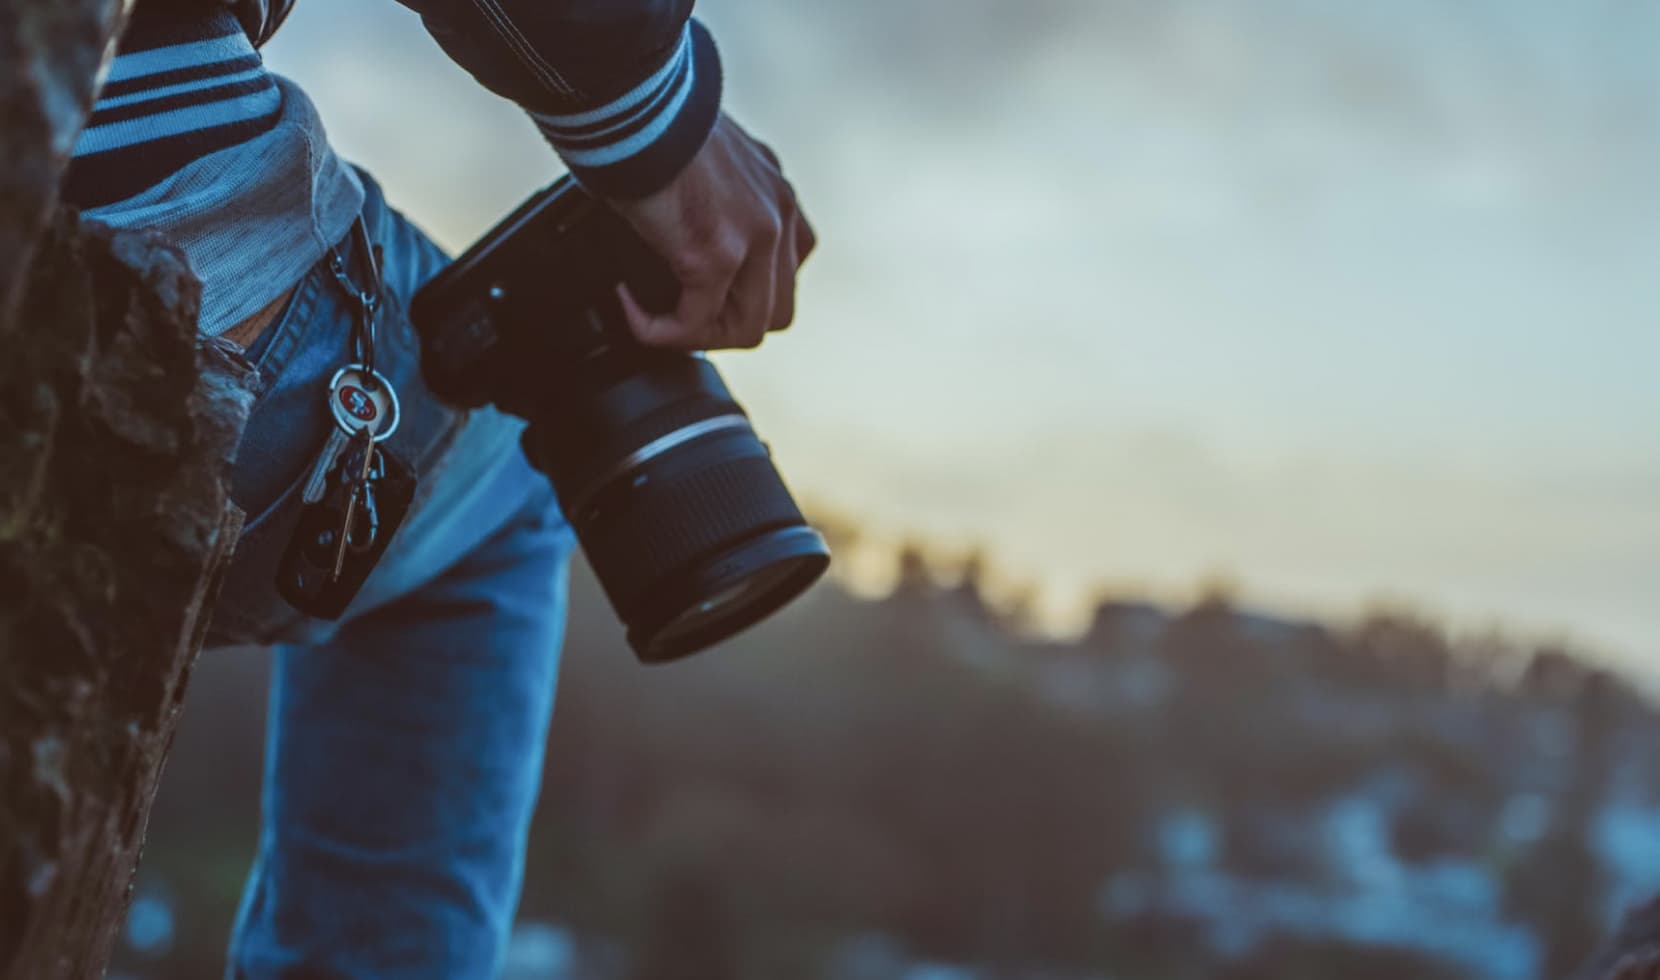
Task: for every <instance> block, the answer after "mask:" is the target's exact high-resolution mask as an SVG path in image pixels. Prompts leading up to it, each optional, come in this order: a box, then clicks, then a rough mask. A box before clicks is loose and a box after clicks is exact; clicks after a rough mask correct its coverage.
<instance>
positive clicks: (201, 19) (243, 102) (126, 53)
mask: <svg viewBox="0 0 1660 980" xmlns="http://www.w3.org/2000/svg"><path fill="white" fill-rule="evenodd" d="M281 111H282V94H281V93H280V92H279V91H278V89H277V86H276V82H275V81H274V80H273V79H272V77H271V76H270V75H269V74H268V73H267V72H266V71H265V67H264V64H263V62H262V61H261V60H260V57H259V54H258V52H256V51H255V50H254V46H253V44H252V43H251V42H250V41H249V40H248V37H247V35H245V34H244V33H243V32H242V27H241V25H240V23H238V21H237V19H236V18H235V16H233V15H232V14H230V13H228V12H221V13H217V14H213V15H210V16H196V17H180V16H168V15H162V16H156V15H150V16H146V15H145V14H143V13H142V12H140V13H138V14H135V15H134V16H133V20H132V24H131V26H130V27H129V29H128V32H127V34H126V36H125V37H123V38H122V41H121V49H120V53H119V54H118V55H117V57H116V59H115V62H114V64H113V65H111V66H110V73H109V77H108V78H107V79H106V80H105V82H104V87H103V90H102V91H101V92H100V93H99V95H98V104H97V105H95V106H94V107H93V110H92V115H91V117H90V118H89V119H88V120H87V125H86V128H85V129H84V130H82V132H81V136H80V140H79V141H78V142H77V143H76V144H75V158H74V160H73V161H72V162H71V164H70V168H69V172H68V174H67V175H66V176H65V180H64V199H65V200H67V201H68V202H69V203H71V204H74V205H76V206H78V207H81V208H93V207H100V206H103V205H107V204H111V203H113V202H115V201H120V200H124V199H126V198H128V197H131V196H133V195H135V194H137V193H139V192H140V191H143V190H144V189H146V188H148V187H150V186H152V185H154V184H156V183H157V182H159V181H161V180H162V179H164V178H166V177H167V176H168V175H169V174H172V173H174V172H175V171H177V170H179V169H180V168H181V167H183V166H184V165H185V164H188V163H190V162H191V161H193V160H197V159H200V158H201V157H204V156H206V155H208V154H210V153H214V152H217V151H219V150H222V149H225V148H227V147H230V146H235V145H237V144H238V143H242V142H244V141H246V140H249V139H252V138H254V137H255V136H258V135H259V134H261V133H264V132H266V131H268V130H269V129H270V128H271V127H272V126H274V125H276V122H277V119H278V117H279V116H280V114H281Z"/></svg>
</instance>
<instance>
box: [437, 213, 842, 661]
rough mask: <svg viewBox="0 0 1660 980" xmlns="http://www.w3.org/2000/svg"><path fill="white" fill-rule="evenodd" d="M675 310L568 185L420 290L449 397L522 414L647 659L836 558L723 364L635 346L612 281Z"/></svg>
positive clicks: (532, 446)
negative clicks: (792, 492)
mask: <svg viewBox="0 0 1660 980" xmlns="http://www.w3.org/2000/svg"><path fill="white" fill-rule="evenodd" d="M618 282H627V283H629V286H630V289H631V291H632V292H634V294H635V296H636V298H639V299H642V301H643V302H645V304H646V305H647V308H648V309H670V308H672V307H673V305H674V299H675V296H674V289H675V288H676V284H674V283H673V281H672V277H669V276H667V271H666V270H665V269H663V268H662V267H661V263H660V260H658V259H656V257H655V256H653V255H651V254H650V252H649V249H646V248H645V247H644V245H643V243H642V242H640V241H639V239H638V238H637V237H635V236H634V235H633V233H632V232H631V231H630V230H628V229H627V228H626V227H625V226H624V225H623V223H622V222H621V220H620V219H618V218H617V217H616V216H615V215H614V214H612V213H611V212H610V211H609V210H608V209H605V208H603V207H601V206H599V205H597V204H596V203H595V202H593V201H592V200H591V199H589V198H588V197H587V196H586V195H584V194H583V193H582V192H581V191H580V190H579V189H577V188H576V187H575V185H574V184H571V183H570V182H569V181H568V180H567V181H561V182H560V183H559V184H556V185H554V187H552V188H550V189H549V190H547V191H544V192H543V193H542V194H540V195H538V196H537V197H535V198H532V199H531V200H530V201H528V202H526V203H525V205H523V206H522V207H520V208H519V209H518V210H517V211H516V212H514V214H513V215H511V216H510V217H509V218H508V219H506V220H505V221H503V222H502V224H501V225H499V226H497V228H496V229H494V230H493V231H492V232H490V233H489V234H487V235H486V236H485V237H484V238H483V239H481V240H480V241H479V242H478V243H477V244H476V245H474V246H473V247H472V248H471V249H469V250H468V251H467V253H466V254H464V255H463V256H462V257H461V258H460V259H458V260H457V261H456V262H455V263H454V264H453V265H451V266H450V267H449V268H448V269H446V270H445V271H444V272H442V273H440V274H439V275H438V276H437V277H436V278H434V279H433V281H432V282H430V283H429V284H427V286H426V287H424V288H423V289H422V290H421V292H420V293H419V294H418V295H417V296H416V299H415V302H414V304H413V305H412V308H411V318H412V319H413V321H414V322H415V325H416V328H417V329H418V330H419V332H420V333H421V337H422V347H423V351H422V364H423V372H424V374H425V376H426V379H427V381H428V384H429V385H431V387H432V388H433V390H434V391H435V392H436V393H437V394H438V395H440V396H441V397H445V398H449V399H451V400H453V401H455V402H457V403H460V404H472V405H479V404H485V403H494V404H496V405H498V406H499V407H501V408H502V409H503V410H504V411H508V412H511V413H513V414H516V415H520V416H522V417H524V418H525V419H526V420H527V421H528V422H529V423H530V424H529V425H528V426H527V427H526V429H525V433H524V437H523V440H522V441H523V445H524V450H525V454H526V456H527V458H528V459H529V460H530V462H531V463H532V465H534V466H535V467H536V468H537V469H539V470H541V471H542V472H543V473H545V474H547V476H548V477H549V479H550V480H552V482H553V486H554V490H555V491H556V493H557V494H558V497H559V501H560V504H561V506H562V508H563V509H564V512H565V515H566V518H567V519H568V520H569V521H570V522H571V524H572V526H573V527H574V528H575V530H576V534H577V538H578V540H579V541H580V543H581V545H582V550H583V552H584V553H585V554H586V555H587V556H588V561H589V564H590V565H591V566H592V567H593V570H594V574H595V577H596V578H598V579H599V582H600V585H601V587H602V588H603V589H604V590H605V593H606V596H607V598H609V599H610V601H611V605H612V607H613V608H614V609H615V610H616V612H617V615H618V618H620V619H621V620H622V622H623V624H624V625H625V627H626V629H627V636H628V642H629V645H630V646H631V647H633V649H634V651H635V653H636V654H637V655H638V656H639V657H640V659H641V660H643V661H645V662H648V663H661V662H666V661H670V660H675V659H678V658H681V657H684V656H687V655H689V654H692V653H696V652H698V651H700V650H703V649H705V648H707V647H709V646H712V645H714V644H716V643H719V642H721V641H722V640H725V639H727V638H728V637H730V636H732V635H733V634H735V633H737V632H739V631H741V630H743V629H746V628H748V627H749V626H752V625H754V624H755V623H758V622H760V621H761V620H763V619H765V618H767V617H768V616H770V615H772V614H773V613H774V612H776V611H777V610H778V609H780V608H782V607H783V606H784V605H786V604H788V603H789V602H791V601H792V600H794V599H795V598H796V597H797V596H799V595H800V594H801V593H802V592H803V591H805V590H806V589H807V588H808V587H809V586H811V585H812V584H813V583H814V582H816V581H817V580H818V579H819V578H820V577H821V576H822V575H823V574H824V571H825V569H826V568H827V567H828V566H829V562H830V552H829V549H828V548H827V547H826V545H825V542H824V539H823V537H822V536H820V535H819V533H818V532H817V531H815V530H814V529H813V528H812V526H811V525H809V524H808V523H807V520H806V518H805V517H804V516H803V515H802V513H801V509H800V507H799V506H797V504H796V502H795V499H794V498H793V497H792V496H791V495H790V492H789V489H788V488H787V487H786V486H785V484H784V480H783V477H782V476H781V475H780V474H779V472H778V469H777V467H776V466H775V465H774V464H773V460H772V455H771V453H770V451H769V450H768V448H767V446H766V444H765V443H763V442H762V441H761V439H760V437H759V436H758V435H757V434H756V432H755V430H754V428H753V427H752V426H751V424H750V420H749V417H748V415H747V414H745V412H744V410H743V408H742V407H741V406H740V405H739V404H738V402H737V401H736V399H734V398H733V396H732V393H731V391H730V390H728V388H727V387H726V384H725V382H724V381H723V380H722V379H721V376H720V373H719V372H718V371H716V370H715V367H714V365H712V364H710V363H709V362H708V360H707V359H705V358H703V357H702V356H701V355H695V354H686V353H679V352H662V351H653V350H647V349H645V348H643V347H641V346H640V345H639V344H637V343H635V342H634V341H633V338H632V336H631V335H630V333H629V331H628V328H627V324H626V322H625V321H624V319H623V317H622V313H621V308H620V305H619V304H618V303H617V302H616V298H615V292H614V286H615V284H616V283H618Z"/></svg>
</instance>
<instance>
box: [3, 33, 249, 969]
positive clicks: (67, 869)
mask: <svg viewBox="0 0 1660 980" xmlns="http://www.w3.org/2000/svg"><path fill="white" fill-rule="evenodd" d="M120 13H121V4H120V3H119V2H117V0H0V133H4V134H5V135H4V139H0V978H6V980H13V978H15V980H24V978H27V980H49V978H58V977H77V978H78V977H97V976H102V975H103V973H104V967H105V963H106V962H107V960H108V956H109V952H110V948H111V945H112V944H113V942H114V939H115V937H116V934H117V932H118V931H119V928H120V924H121V921H122V918H123V915H124V913H125V910H126V902H127V893H128V888H129V885H130V882H131V879H132V875H133V871H134V869H135V867H136V864H137V861H138V853H139V847H140V844H141V843H142V841H143V837H144V829H145V823H146V820H147V817H148V814H149V809H150V803H151V800H152V799H153V797H154V794H155V789H156V785H157V782H158V780H159V778H160V775H161V767H162V762H163V760H164V758H165V757H166V753H167V748H168V745H169V743H170V741H171V738H172V733H173V730H174V725H175V721H176V718H177V714H178V711H179V706H180V702H181V700H182V698H183V696H184V691H185V684H186V680H187V678H188V676H189V672H190V666H191V664H192V663H193V662H194V658H195V655H196V652H197V650H198V649H199V648H200V645H201V637H202V634H203V631H204V628H205V626H206V621H207V615H208V611H209V610H211V608H212V602H213V599H214V597H215V595H216V591H217V587H218V577H219V573H220V572H221V571H222V569H223V568H224V565H225V562H226V561H227V559H228V557H229V554H230V550H231V548H232V546H233V545H234V542H235V539H236V534H237V531H238V530H239V527H240V515H239V514H238V513H237V512H236V510H235V509H234V508H233V507H232V506H231V505H230V503H229V498H228V495H227V490H226V487H227V481H226V475H227V469H228V463H229V460H230V458H231V456H232V454H233V453H234V449H235V446H236V442H237V440H238V438H239V437H240V434H241V430H242V426H243V423H244V422H245V421H246V418H247V412H248V408H249V405H250V401H251V391H252V379H251V378H250V377H249V376H248V375H247V373H246V366H245V364H244V363H243V362H241V361H240V360H239V359H235V358H233V357H231V356H230V355H228V354H226V353H225V352H224V351H223V349H221V348H219V347H215V346H211V345H208V346H203V345H201V344H200V343H199V342H198V340H197V335H196V312H197V300H198V296H199V287H198V285H197V283H196V281H195V279H194V278H193V277H192V276H191V274H190V272H189V269H188V268H187V267H186V265H185V263H184V261H183V258H182V257H181V256H180V255H179V253H178V252H176V251H175V250H173V249H172V248H170V247H168V246H167V245H166V244H164V243H163V242H161V241H159V240H158V239H155V238H153V237H150V236H148V235H143V234H132V233H116V232H112V231H110V230H108V229H103V228H101V227H97V226H94V225H90V224H88V223H84V222H82V221H81V220H80V219H78V218H77V217H76V216H75V215H74V214H72V213H69V212H67V211H65V210H62V209H60V208H58V207H57V206H56V203H55V201H56V186H57V181H58V179H59V177H60V176H61V173H62V169H63V166H64V163H65V161H66V159H67V156H68V152H69V147H70V146H72V145H73V141H74V138H75V135H76V133H77V132H78V131H79V128H80V126H81V124H82V121H83V120H84V117H85V114H86V112H87V107H88V106H89V105H90V103H91V100H92V96H93V93H94V91H95V79H96V75H97V69H98V65H99V63H100V61H101V59H102V57H103V52H104V50H105V48H106V47H107V44H108V41H109V38H110V37H111V36H113V34H114V32H115V31H116V29H117V26H118V22H119V19H120Z"/></svg>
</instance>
